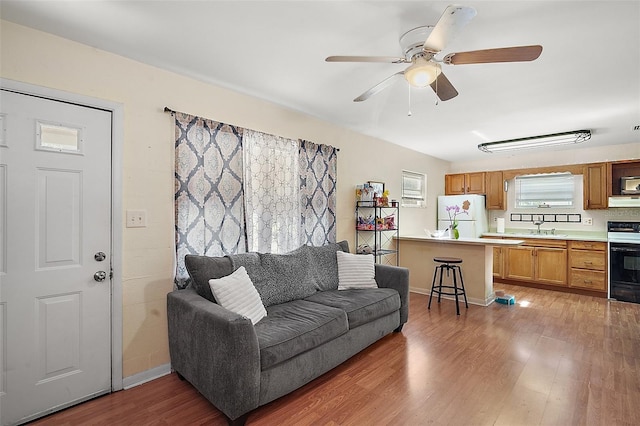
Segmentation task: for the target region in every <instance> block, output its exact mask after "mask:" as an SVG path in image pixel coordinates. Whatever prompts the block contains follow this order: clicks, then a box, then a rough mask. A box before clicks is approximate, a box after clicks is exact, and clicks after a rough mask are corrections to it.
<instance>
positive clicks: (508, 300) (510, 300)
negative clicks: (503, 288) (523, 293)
mask: <svg viewBox="0 0 640 426" xmlns="http://www.w3.org/2000/svg"><path fill="white" fill-rule="evenodd" d="M496 302H498V303H501V304H503V305H515V304H516V297H515V296H513V295H511V294H505V295H504V296H501V297H496Z"/></svg>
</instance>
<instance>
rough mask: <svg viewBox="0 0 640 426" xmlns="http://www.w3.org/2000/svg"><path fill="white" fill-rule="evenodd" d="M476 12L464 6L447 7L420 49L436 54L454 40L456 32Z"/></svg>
mask: <svg viewBox="0 0 640 426" xmlns="http://www.w3.org/2000/svg"><path fill="white" fill-rule="evenodd" d="M476 13H477V12H476V10H475V9H474V8H472V7H466V6H448V7H447V8H446V9H445V10H444V13H443V14H442V16H441V17H440V19H439V20H438V23H437V24H436V26H435V27H434V28H433V30H432V31H431V34H429V37H428V38H427V40H426V41H425V42H424V45H423V47H422V49H423V50H424V51H425V52H430V53H434V54H435V53H438V52H440V51H442V50H444V48H445V46H446V45H447V44H448V43H449V42H450V41H451V40H453V39H454V38H455V36H456V35H457V34H458V32H459V31H460V30H461V29H462V27H464V26H465V25H467V24H468V23H469V22H470V21H471V20H472V19H473V17H474V16H476Z"/></svg>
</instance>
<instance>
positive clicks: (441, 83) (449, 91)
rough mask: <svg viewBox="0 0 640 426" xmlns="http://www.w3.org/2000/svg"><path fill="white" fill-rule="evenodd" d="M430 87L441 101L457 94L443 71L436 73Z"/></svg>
mask: <svg viewBox="0 0 640 426" xmlns="http://www.w3.org/2000/svg"><path fill="white" fill-rule="evenodd" d="M431 88H432V89H433V91H434V92H436V95H437V96H438V98H440V100H441V101H443V102H444V101H448V100H449V99H452V98H455V97H456V96H458V91H457V90H456V88H455V87H453V84H451V82H450V81H449V79H448V78H447V77H446V76H445V75H444V74H443V73H440V74H438V78H436V79H435V81H434V82H433V83H431Z"/></svg>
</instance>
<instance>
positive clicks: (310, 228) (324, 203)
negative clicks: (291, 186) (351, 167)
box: [298, 140, 338, 246]
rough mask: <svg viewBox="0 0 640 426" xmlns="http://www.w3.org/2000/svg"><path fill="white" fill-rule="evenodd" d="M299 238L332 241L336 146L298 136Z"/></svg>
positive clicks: (315, 242)
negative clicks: (300, 138)
mask: <svg viewBox="0 0 640 426" xmlns="http://www.w3.org/2000/svg"><path fill="white" fill-rule="evenodd" d="M299 144H300V149H299V160H298V161H299V164H300V217H301V226H300V241H301V244H308V245H311V246H323V245H326V244H329V243H335V242H336V185H337V170H338V161H337V159H338V157H337V151H338V150H337V149H336V148H334V147H332V146H329V145H317V144H315V143H313V142H309V141H305V140H300V141H299Z"/></svg>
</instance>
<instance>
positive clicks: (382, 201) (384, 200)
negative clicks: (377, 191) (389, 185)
mask: <svg viewBox="0 0 640 426" xmlns="http://www.w3.org/2000/svg"><path fill="white" fill-rule="evenodd" d="M376 205H377V206H379V207H389V190H384V192H382V196H381V197H379V198H378V199H377V203H376Z"/></svg>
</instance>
